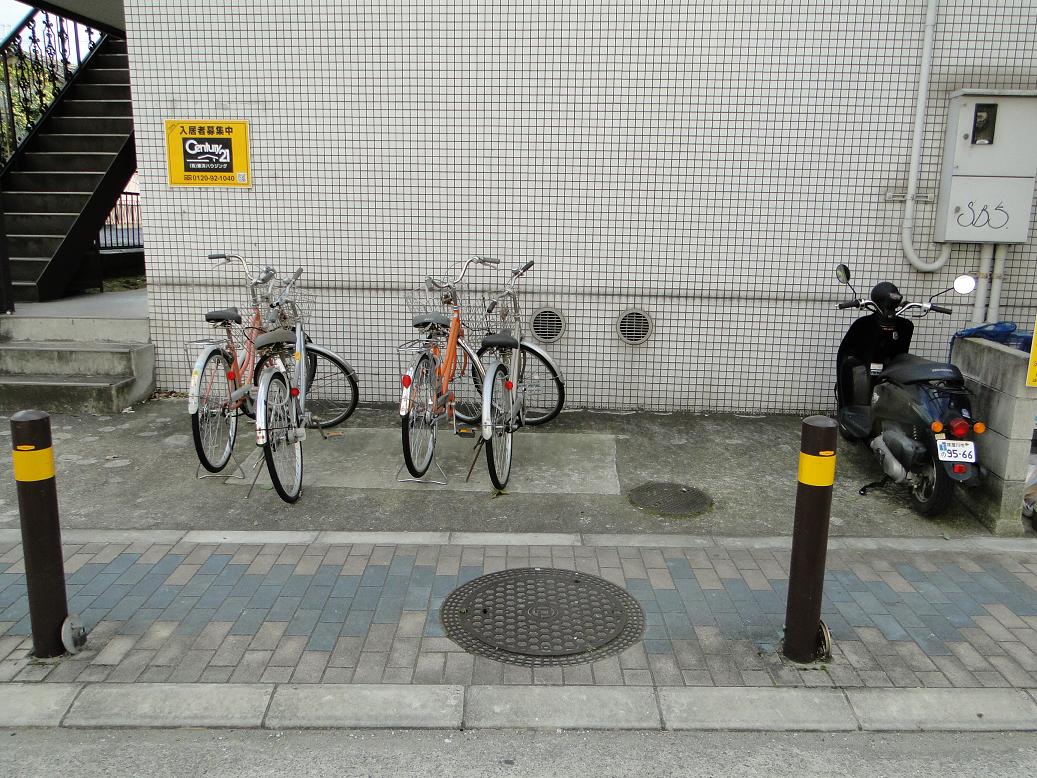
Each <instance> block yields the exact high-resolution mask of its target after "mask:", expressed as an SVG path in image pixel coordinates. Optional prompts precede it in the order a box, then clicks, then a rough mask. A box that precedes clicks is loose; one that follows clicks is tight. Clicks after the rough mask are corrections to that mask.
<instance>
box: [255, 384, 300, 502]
mask: <svg viewBox="0 0 1037 778" xmlns="http://www.w3.org/2000/svg"><path fill="white" fill-rule="evenodd" d="M263 407H264V408H265V411H266V443H264V444H263V457H264V458H265V459H266V467H267V470H268V471H269V473H270V481H271V482H272V483H273V485H274V489H275V490H276V491H277V494H278V495H279V496H280V497H281V499H282V500H284V501H285V502H295V501H296V500H298V499H299V495H300V494H301V493H302V442H301V441H300V440H299V439H298V438H297V437H296V428H297V424H296V418H295V416H296V414H295V399H294V398H293V397H292V396H291V393H290V392H289V390H288V383H287V381H285V377H284V374H283V373H277V375H275V376H273V377H272V378H271V379H270V384H269V386H267V389H266V392H265V394H264V397H263Z"/></svg>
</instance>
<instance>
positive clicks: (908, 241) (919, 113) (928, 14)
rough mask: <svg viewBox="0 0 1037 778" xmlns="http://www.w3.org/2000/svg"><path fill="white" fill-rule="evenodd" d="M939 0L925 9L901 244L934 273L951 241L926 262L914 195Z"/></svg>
mask: <svg viewBox="0 0 1037 778" xmlns="http://www.w3.org/2000/svg"><path fill="white" fill-rule="evenodd" d="M937 5H938V0H928V7H927V8H926V11H925V42H924V44H923V46H922V63H921V66H920V68H919V73H918V98H917V100H916V101H915V130H914V138H913V140H912V143H911V168H910V170H909V171H908V174H907V198H906V199H905V200H904V222H903V228H902V229H901V232H900V245H901V246H903V248H904V256H905V257H907V261H908V262H910V263H911V264H912V265H913V266H914V267H915V269H917V270H919V271H921V272H922V273H935V272H936V271H937V270H939V269H940V268H942V267H943V266H944V265H946V264H947V260H948V259H950V258H951V244H950V243H944V244H943V247H942V248H941V249H940V254H939V256H937V258H936V259H935V260H933V261H932V262H926V261H925V260H923V259H921V258H920V257H919V256H918V252H917V251H916V250H915V236H914V231H915V197H916V196H917V195H918V169H919V167H920V165H921V157H922V141H923V139H924V136H925V108H926V101H927V100H928V98H929V71H930V70H931V69H932V64H933V40H934V39H935V38H936V8H937Z"/></svg>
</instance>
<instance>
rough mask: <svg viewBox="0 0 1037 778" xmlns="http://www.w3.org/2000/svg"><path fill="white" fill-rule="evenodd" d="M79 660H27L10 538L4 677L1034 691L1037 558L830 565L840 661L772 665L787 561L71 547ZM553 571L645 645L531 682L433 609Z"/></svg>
mask: <svg viewBox="0 0 1037 778" xmlns="http://www.w3.org/2000/svg"><path fill="white" fill-rule="evenodd" d="M65 559H66V562H65V564H66V576H67V586H68V593H69V606H70V610H71V611H72V612H77V613H79V614H80V615H81V616H82V618H83V620H84V622H85V623H86V625H87V627H88V629H89V630H90V639H89V643H88V648H87V650H85V651H84V652H83V653H81V654H79V655H78V656H75V657H71V658H69V657H66V658H62V659H60V660H57V661H51V662H35V661H33V660H32V659H30V658H29V657H28V652H29V649H30V647H31V640H30V639H29V638H28V637H27V636H28V635H29V622H28V615H27V614H28V603H27V599H26V594H25V577H24V568H23V566H22V557H21V549H20V547H19V546H13V545H10V544H7V545H2V544H0V681H32V682H47V681H53V682H58V681H61V682H69V681H78V682H87V681H91V682H99V681H118V682H165V681H169V682H208V683H254V682H264V683H297V684H310V683H322V682H323V683H392V684H401V683H402V684H441V683H451V684H465V685H481V684H541V685H559V684H565V685H591V684H593V685H601V686H621V685H622V686H675V685H685V686H782V687H787V686H838V687H883V686H895V687H1020V688H1033V687H1037V557H1035V556H1034V555H1032V554H1025V553H967V554H965V553H921V552H903V553H899V552H890V551H848V550H838V551H830V552H829V556H828V574H827V577H826V582H825V600H824V604H823V614H822V615H823V618H824V619H825V622H826V623H827V624H828V626H829V627H830V629H831V631H832V635H833V637H834V640H835V649H834V652H833V657H832V660H831V661H830V662H827V663H824V664H823V665H819V666H817V667H810V668H804V667H801V666H797V665H794V664H792V663H789V662H787V661H785V660H784V659H783V658H782V657H781V655H780V653H778V642H779V640H780V634H781V627H782V624H783V621H784V612H785V596H786V591H787V577H788V553H787V552H786V551H771V550H756V549H753V550H748V549H745V548H740V547H732V548H725V547H724V545H723V543H722V542H721V544H720V545H718V546H715V547H708V548H686V549H682V548H645V547H637V548H635V547H612V548H610V547H595V546H458V545H444V546H405V545H395V546H383V545H318V544H312V545H196V544H191V543H187V542H180V543H178V544H176V545H168V544H167V545H161V544H152V543H149V542H140V543H133V544H126V543H123V544H111V543H88V544H84V545H67V546H66V547H65ZM530 566H533V567H537V566H539V567H556V568H564V569H573V570H579V571H582V572H584V573H589V574H593V575H599V576H601V577H603V578H605V579H607V580H609V581H612V582H613V583H615V584H618V585H619V586H622V587H625V588H626V589H627V590H628V591H629V592H631V594H633V596H634V597H636V598H637V600H638V601H639V602H640V603H641V605H642V607H643V608H644V610H645V616H646V620H647V630H646V632H645V635H644V639H643V641H641V642H640V643H638V644H636V645H634V646H632V647H631V648H629V649H628V650H626V651H624V652H623V653H622V654H620V655H619V656H615V657H611V658H608V659H604V660H601V661H598V662H595V663H593V664H588V665H578V666H571V667H564V668H557V667H547V668H534V669H530V668H522V667H515V666H510V665H503V664H500V663H497V662H494V661H492V660H489V659H485V658H482V657H473V656H470V655H468V654H465V653H463V652H462V651H461V650H460V649H459V648H458V647H457V646H456V645H455V644H454V643H453V642H451V641H450V640H449V639H448V638H446V637H445V634H444V631H443V627H442V625H441V623H440V621H439V616H438V609H439V606H440V605H441V604H442V602H443V600H444V598H445V597H446V596H447V595H448V594H449V593H450V592H451V591H452V590H453V589H454V588H456V587H457V586H459V585H461V584H463V583H465V582H467V581H470V580H471V579H473V578H476V577H478V576H480V575H482V574H484V573H490V572H494V571H498V570H502V569H506V568H519V567H530Z"/></svg>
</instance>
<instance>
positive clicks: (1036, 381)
mask: <svg viewBox="0 0 1037 778" xmlns="http://www.w3.org/2000/svg"><path fill="white" fill-rule="evenodd" d="M1026 385H1027V386H1037V319H1035V320H1034V322H1033V343H1032V344H1031V345H1030V369H1029V370H1027V371H1026Z"/></svg>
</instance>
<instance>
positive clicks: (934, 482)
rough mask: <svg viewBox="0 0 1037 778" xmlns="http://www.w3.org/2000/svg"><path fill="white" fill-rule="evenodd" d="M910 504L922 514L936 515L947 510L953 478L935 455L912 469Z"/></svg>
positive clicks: (952, 489) (952, 487)
mask: <svg viewBox="0 0 1037 778" xmlns="http://www.w3.org/2000/svg"><path fill="white" fill-rule="evenodd" d="M913 475H914V479H913V482H912V484H911V505H912V506H913V507H914V509H915V510H916V511H918V512H919V513H920V514H922V515H923V516H938V515H939V514H941V513H943V512H944V511H946V510H947V507H948V506H949V505H950V503H951V495H952V494H953V493H954V480H953V479H952V478H951V477H950V476H949V475H947V471H946V470H945V469H944V467H943V462H940V461H939V460H938V459H937V458H936V457H935V456H933V455H932V454H930V455H929V456H928V458H927V459H926V461H925V463H924V464H922V465H920V466H918V467H917V468H916V469H915V470H914V471H913Z"/></svg>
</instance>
